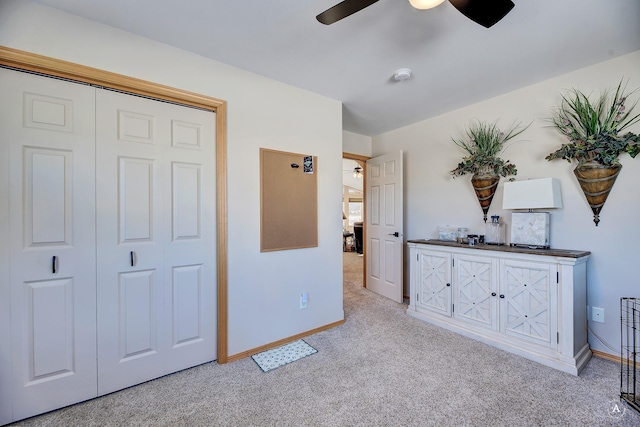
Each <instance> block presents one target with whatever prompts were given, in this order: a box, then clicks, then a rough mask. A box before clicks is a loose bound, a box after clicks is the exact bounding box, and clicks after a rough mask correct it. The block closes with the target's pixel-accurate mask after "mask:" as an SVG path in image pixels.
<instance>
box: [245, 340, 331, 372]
mask: <svg viewBox="0 0 640 427" xmlns="http://www.w3.org/2000/svg"><path fill="white" fill-rule="evenodd" d="M317 352H318V350H316V349H315V348H313V347H311V346H310V345H309V344H307V343H306V342H304V340H298V341H294V342H291V343H289V344H285V345H283V346H280V347H277V348H272V349H271V350H267V351H263V352H262V353H257V354H254V355H253V356H251V358H252V359H253V361H254V362H256V363H257V364H258V366H259V367H260V369H262V371H263V372H269V371H271V370H273V369H275V368H279V367H280V366H282V365H286V364H287V363H291V362H295V361H296V360H298V359H302V358H303V357H306V356H309V355H312V354H314V353H317Z"/></svg>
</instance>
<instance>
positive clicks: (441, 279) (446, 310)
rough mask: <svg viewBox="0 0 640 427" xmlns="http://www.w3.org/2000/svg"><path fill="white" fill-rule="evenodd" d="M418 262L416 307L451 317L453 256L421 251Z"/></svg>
mask: <svg viewBox="0 0 640 427" xmlns="http://www.w3.org/2000/svg"><path fill="white" fill-rule="evenodd" d="M417 262H418V267H419V268H418V274H419V277H418V283H419V286H418V290H417V295H416V306H417V307H420V308H422V309H426V310H429V311H432V312H436V313H440V314H444V315H446V316H451V254H448V253H444V252H437V251H425V250H421V251H419V252H418V259H417Z"/></svg>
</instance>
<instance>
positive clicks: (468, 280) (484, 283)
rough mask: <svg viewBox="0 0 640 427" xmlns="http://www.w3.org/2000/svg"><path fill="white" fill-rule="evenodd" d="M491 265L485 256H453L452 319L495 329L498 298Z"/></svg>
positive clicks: (496, 325)
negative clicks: (453, 317)
mask: <svg viewBox="0 0 640 427" xmlns="http://www.w3.org/2000/svg"><path fill="white" fill-rule="evenodd" d="M494 262H495V259H493V258H489V257H481V256H474V255H462V254H460V255H456V256H455V268H454V273H453V274H454V279H453V281H454V289H455V291H454V292H455V295H454V305H455V310H454V316H455V317H457V318H459V319H461V320H464V321H466V322H470V323H473V324H474V325H478V326H482V327H485V328H488V329H497V327H498V299H499V298H498V295H497V291H498V290H497V280H496V279H497V277H496V271H497V268H494V266H493V264H494ZM496 267H497V265H496Z"/></svg>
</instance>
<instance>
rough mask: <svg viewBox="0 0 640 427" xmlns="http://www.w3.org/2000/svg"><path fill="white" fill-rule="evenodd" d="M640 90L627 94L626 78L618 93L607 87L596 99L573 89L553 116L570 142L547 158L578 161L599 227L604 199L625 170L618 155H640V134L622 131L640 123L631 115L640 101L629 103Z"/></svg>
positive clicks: (638, 116)
mask: <svg viewBox="0 0 640 427" xmlns="http://www.w3.org/2000/svg"><path fill="white" fill-rule="evenodd" d="M639 89H640V88H639ZM639 89H636V90H634V91H631V92H628V93H625V87H624V86H623V81H620V83H619V84H618V87H617V88H616V90H615V92H613V91H611V90H607V91H605V92H603V93H602V94H601V95H600V97H598V98H597V99H596V100H592V99H590V98H589V97H588V96H587V95H585V94H583V93H582V92H580V91H579V90H577V89H572V90H570V91H568V92H567V93H566V94H563V95H562V101H561V103H560V105H559V106H558V107H557V108H556V109H555V111H554V114H553V117H551V123H553V126H554V127H555V128H556V130H557V131H558V132H560V133H561V134H562V135H564V136H565V137H566V138H567V139H568V140H569V142H568V143H564V144H562V146H561V147H560V148H559V149H558V150H556V151H554V152H553V153H551V154H549V155H548V156H547V157H546V159H547V160H556V159H564V160H567V161H569V162H571V161H572V160H575V161H577V162H578V166H577V167H576V168H575V169H574V170H573V173H574V174H575V176H576V178H577V179H578V182H579V183H580V187H581V188H582V191H583V192H584V195H585V197H586V198H587V202H589V206H591V210H592V211H593V222H595V224H596V226H597V225H598V223H599V222H600V211H601V210H602V207H603V206H604V202H605V201H606V200H607V197H608V196H609V193H610V192H611V188H612V187H613V183H614V182H615V181H616V178H617V177H618V175H619V174H620V170H621V169H622V166H621V165H620V162H619V161H618V156H620V155H621V154H623V153H628V154H629V155H630V156H631V157H632V158H635V157H636V156H637V155H638V154H640V135H637V134H634V133H632V132H626V133H622V131H623V130H624V129H626V128H628V127H629V126H633V125H634V124H636V123H638V122H640V114H636V115H635V116H632V115H631V111H632V110H633V108H634V107H635V106H636V104H637V103H638V100H636V101H635V102H633V103H632V104H631V107H630V108H627V107H626V106H625V102H627V98H628V97H629V95H631V94H633V93H634V92H636V91H638V90H639Z"/></svg>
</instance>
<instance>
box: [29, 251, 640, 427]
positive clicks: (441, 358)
mask: <svg viewBox="0 0 640 427" xmlns="http://www.w3.org/2000/svg"><path fill="white" fill-rule="evenodd" d="M344 259H345V276H344V309H345V316H346V323H345V324H344V325H341V326H339V327H336V328H333V329H331V330H328V331H324V332H321V333H318V334H314V335H311V336H308V337H306V338H305V341H307V342H308V343H309V344H310V345H311V346H313V347H314V348H316V349H317V350H318V353H316V354H314V355H311V356H308V357H305V358H303V359H301V360H298V361H296V362H293V363H290V364H288V365H286V366H283V367H280V368H278V369H275V370H273V371H271V372H268V373H263V372H262V371H261V370H260V368H259V367H258V366H257V365H256V364H255V363H254V362H253V360H252V359H251V358H250V357H247V358H245V359H243V360H240V361H237V362H233V363H229V364H226V365H218V364H216V363H209V364H205V365H201V366H198V367H195V368H192V369H188V370H185V371H182V372H178V373H176V374H173V375H169V376H166V377H163V378H160V379H157V380H154V381H150V382H148V383H145V384H142V385H139V386H136V387H132V388H129V389H126V390H122V391H120V392H117V393H113V394H111V395H108V396H104V397H101V398H98V399H94V400H91V401H88V402H84V403H80V404H77V405H74V406H71V407H68V408H64V409H61V410H58V411H55V412H51V413H49V414H45V415H42V416H39V417H35V418H31V419H29V420H26V421H24V422H21V423H18V424H17V425H24V426H509V427H511V426H580V427H582V426H640V414H638V413H637V412H635V411H634V410H632V409H628V408H625V407H624V406H622V407H621V408H622V409H626V413H625V414H624V415H623V416H622V417H620V418H618V419H616V418H612V417H611V416H610V415H609V409H610V408H611V406H612V405H611V402H615V401H617V397H618V393H619V387H620V379H619V378H620V377H619V367H618V365H617V364H616V363H613V362H610V361H606V360H603V359H597V358H592V359H591V361H590V362H589V364H588V365H587V366H586V368H585V369H584V371H583V373H582V374H581V375H580V376H579V377H574V376H571V375H568V374H565V373H562V372H559V371H556V370H554V369H551V368H547V367H545V366H542V365H540V364H537V363H535V362H532V361H529V360H527V359H524V358H521V357H518V356H515V355H512V354H510V353H507V352H504V351H501V350H498V349H495V348H493V347H490V346H487V345H485V344H482V343H480V342H477V341H474V340H471V339H469V338H465V337H462V336H460V335H457V334H455V333H452V332H450V331H447V330H444V329H442V328H438V327H436V326H433V325H430V324H427V323H424V322H421V321H419V320H417V319H414V318H411V317H409V316H407V315H406V313H405V310H406V306H404V305H402V304H397V303H394V302H392V301H389V300H386V299H384V298H381V297H379V296H377V295H375V294H373V293H371V292H369V291H367V290H366V289H363V288H362V287H361V286H360V285H359V284H360V283H361V277H359V275H360V271H361V267H360V265H361V264H360V263H361V262H362V257H358V256H357V254H355V253H345V254H344Z"/></svg>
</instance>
